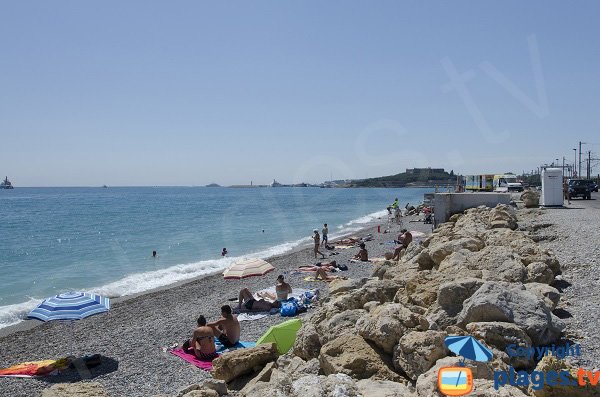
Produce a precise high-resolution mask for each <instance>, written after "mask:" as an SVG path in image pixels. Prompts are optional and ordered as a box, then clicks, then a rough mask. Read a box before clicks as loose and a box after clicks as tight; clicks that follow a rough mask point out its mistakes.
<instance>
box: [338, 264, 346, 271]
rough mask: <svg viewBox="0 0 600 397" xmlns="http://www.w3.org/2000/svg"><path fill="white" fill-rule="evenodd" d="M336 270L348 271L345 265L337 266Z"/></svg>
mask: <svg viewBox="0 0 600 397" xmlns="http://www.w3.org/2000/svg"><path fill="white" fill-rule="evenodd" d="M337 268H338V269H340V270H348V266H346V265H338V267H337Z"/></svg>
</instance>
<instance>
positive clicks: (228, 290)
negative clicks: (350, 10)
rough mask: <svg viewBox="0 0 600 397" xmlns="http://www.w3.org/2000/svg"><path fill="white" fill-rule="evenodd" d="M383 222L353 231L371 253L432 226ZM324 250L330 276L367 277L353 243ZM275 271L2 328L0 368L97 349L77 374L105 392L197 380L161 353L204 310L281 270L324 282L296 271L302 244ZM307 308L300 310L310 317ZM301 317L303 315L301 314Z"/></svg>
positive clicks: (13, 392)
mask: <svg viewBox="0 0 600 397" xmlns="http://www.w3.org/2000/svg"><path fill="white" fill-rule="evenodd" d="M386 221H387V219H386V220H384V219H381V220H379V221H378V222H374V223H372V224H370V225H368V227H366V228H365V229H363V230H361V231H359V232H356V233H354V234H353V235H354V236H359V237H363V236H366V235H368V234H371V235H372V236H373V239H372V240H371V241H368V242H367V243H366V246H367V249H368V251H369V256H370V257H371V258H375V257H382V256H383V254H384V253H385V252H390V251H393V245H388V244H384V243H385V242H388V241H390V240H394V239H395V238H396V237H397V235H398V232H399V230H400V229H401V228H402V227H405V228H407V229H408V230H411V231H419V232H422V233H429V232H431V225H428V224H424V223H423V222H421V221H419V220H418V219H417V217H405V218H403V226H400V225H396V224H394V225H392V226H391V228H390V233H389V234H387V233H385V234H384V233H378V232H377V226H378V225H381V231H382V232H383V231H384V228H385V222H386ZM324 251H326V254H330V253H331V252H338V253H339V254H337V255H335V256H330V257H328V258H327V259H326V260H333V259H335V260H336V261H337V262H338V263H343V264H347V265H348V271H345V272H339V273H337V275H340V276H344V277H348V278H362V277H369V276H370V275H371V273H372V270H373V265H372V264H370V263H354V262H350V261H349V259H350V258H351V257H352V256H354V255H355V254H356V252H357V251H358V248H349V249H340V250H335V251H327V250H324ZM268 261H269V262H270V263H271V264H272V265H273V266H274V267H275V268H276V270H275V271H274V272H271V273H269V274H267V275H265V276H263V277H252V278H247V279H244V280H224V279H223V277H222V275H221V274H215V275H212V276H208V277H203V278H198V279H194V280H189V281H187V282H182V283H178V284H176V285H172V286H169V287H167V288H162V289H159V290H155V291H150V292H148V293H144V294H141V295H137V296H133V297H128V298H121V299H115V300H113V302H112V307H111V310H110V311H109V312H108V313H104V314H101V315H97V316H92V317H89V318H86V319H84V320H82V321H78V322H75V323H57V322H50V323H39V322H33V321H27V322H25V323H22V324H20V325H19V326H17V327H11V328H7V329H4V330H3V332H4V333H3V336H1V337H0V346H1V347H2V348H1V349H0V367H6V366H10V365H13V364H15V363H19V362H24V361H34V360H44V359H51V358H59V357H63V356H65V355H68V354H71V353H69V352H72V354H73V355H77V356H82V355H89V354H101V355H102V356H103V363H102V365H100V366H99V367H96V368H93V369H91V371H90V372H88V373H83V375H84V378H86V380H93V381H94V382H99V383H100V384H101V385H102V386H103V387H104V388H105V390H106V391H107V393H108V394H109V395H110V396H132V397H133V396H154V395H159V394H166V395H173V394H176V393H177V391H178V390H180V389H182V388H184V387H186V386H187V385H190V384H194V383H199V382H201V381H202V380H203V379H204V378H206V377H208V376H210V375H208V373H206V372H203V371H201V370H199V369H198V368H196V367H194V366H192V365H190V364H188V363H187V362H184V361H183V360H181V359H179V358H177V357H175V356H173V355H171V354H169V353H168V352H165V351H164V348H165V347H168V346H172V345H173V344H174V343H180V342H182V341H183V340H184V339H185V338H188V337H189V336H190V333H191V331H192V330H193V328H194V325H195V321H196V318H197V317H198V315H200V314H203V315H205V316H206V317H207V319H208V320H209V321H211V320H214V319H216V318H217V317H218V314H219V308H220V307H221V305H224V304H235V302H231V301H230V299H233V298H236V297H237V294H238V291H239V290H240V289H241V288H243V287H247V288H249V289H251V290H252V291H257V290H260V289H264V288H268V287H272V286H273V285H274V284H275V278H276V277H277V275H278V274H284V275H285V276H286V279H287V281H288V282H289V283H290V284H291V285H292V287H300V288H311V289H314V288H318V289H319V291H320V294H321V296H322V297H323V298H324V297H326V296H327V283H325V282H308V281H305V280H304V278H305V277H307V274H306V273H295V271H296V270H297V268H298V266H300V265H306V264H314V263H315V262H317V261H320V259H317V260H315V258H314V255H313V250H312V247H306V246H305V247H302V248H300V249H297V250H294V251H292V252H290V253H289V254H286V255H282V256H275V257H272V258H269V259H268ZM310 312H311V310H309V311H308V313H307V314H310ZM305 315H306V314H302V315H301V316H300V317H301V318H303V317H304V316H305ZM284 320H285V318H282V317H281V316H279V315H278V314H277V315H271V316H268V317H266V318H263V319H260V320H256V321H245V322H242V323H241V340H243V341H256V340H257V339H258V338H259V337H260V336H261V335H262V334H263V333H264V332H265V331H266V330H267V329H268V328H269V327H270V326H272V325H275V324H277V323H280V322H282V321H284ZM80 379H81V378H80V375H79V374H78V373H77V372H76V371H68V372H67V373H65V374H61V375H58V376H51V377H46V378H38V379H14V378H0V395H1V396H11V397H33V396H40V395H41V394H42V391H43V390H44V389H47V388H49V387H50V386H52V385H53V384H55V383H66V382H74V381H79V380H80Z"/></svg>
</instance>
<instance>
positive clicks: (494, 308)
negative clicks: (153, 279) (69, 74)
mask: <svg viewBox="0 0 600 397" xmlns="http://www.w3.org/2000/svg"><path fill="white" fill-rule="evenodd" d="M457 321H458V323H459V324H460V325H461V326H466V325H467V324H469V323H474V322H484V321H499V322H507V323H515V324H516V325H517V326H518V327H519V328H521V329H522V330H523V331H525V333H527V335H528V336H529V337H530V338H531V341H532V342H533V344H535V345H549V344H552V343H553V342H555V341H556V340H557V339H558V337H559V336H560V334H561V332H562V330H563V329H564V324H563V323H562V321H561V320H560V319H559V318H558V317H556V316H554V315H553V314H552V313H551V311H550V309H548V307H547V306H546V304H545V303H544V301H543V299H541V298H539V297H538V296H536V295H535V294H533V293H531V292H529V291H527V290H525V287H524V286H523V285H522V284H511V283H501V282H486V283H485V284H483V285H482V286H481V287H480V288H479V289H478V290H477V292H475V293H474V294H473V295H472V296H471V297H470V298H469V299H467V300H465V302H464V303H463V309H462V311H461V312H460V313H459V315H458V316H457Z"/></svg>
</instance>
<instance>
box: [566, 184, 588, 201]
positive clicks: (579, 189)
mask: <svg viewBox="0 0 600 397" xmlns="http://www.w3.org/2000/svg"><path fill="white" fill-rule="evenodd" d="M590 182H592V181H589V180H586V179H571V180H570V181H569V194H570V195H571V198H574V197H581V198H582V199H584V200H585V199H587V200H590V199H591V198H592V185H591V184H590Z"/></svg>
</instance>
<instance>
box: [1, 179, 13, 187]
mask: <svg viewBox="0 0 600 397" xmlns="http://www.w3.org/2000/svg"><path fill="white" fill-rule="evenodd" d="M14 188H15V187H14V186H13V185H12V183H10V181H9V180H8V177H5V178H4V181H2V183H0V189H14Z"/></svg>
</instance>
